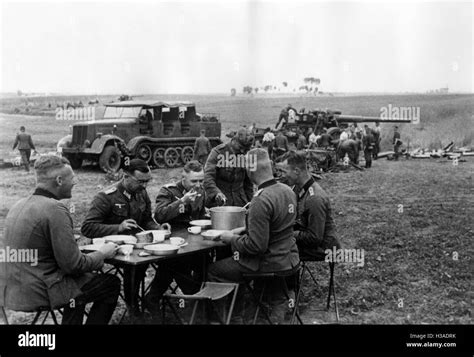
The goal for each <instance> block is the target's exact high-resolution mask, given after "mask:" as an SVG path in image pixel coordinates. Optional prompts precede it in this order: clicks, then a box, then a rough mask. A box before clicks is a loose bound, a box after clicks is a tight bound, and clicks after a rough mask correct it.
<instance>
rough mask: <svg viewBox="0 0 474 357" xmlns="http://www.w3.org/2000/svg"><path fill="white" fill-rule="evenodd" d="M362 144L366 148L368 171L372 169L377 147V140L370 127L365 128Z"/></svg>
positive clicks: (365, 156) (366, 166)
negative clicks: (373, 154)
mask: <svg viewBox="0 0 474 357" xmlns="http://www.w3.org/2000/svg"><path fill="white" fill-rule="evenodd" d="M362 144H363V146H364V158H365V168H366V169H368V168H370V167H372V151H373V150H374V147H375V139H374V136H373V135H372V130H371V129H369V126H368V125H366V126H365V135H364V138H363V139H362Z"/></svg>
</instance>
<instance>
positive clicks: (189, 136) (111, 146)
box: [57, 100, 222, 172]
mask: <svg viewBox="0 0 474 357" xmlns="http://www.w3.org/2000/svg"><path fill="white" fill-rule="evenodd" d="M201 129H205V130H206V136H207V138H208V139H209V140H210V142H211V145H212V146H213V147H214V146H216V145H219V144H220V143H221V142H222V141H221V123H220V122H219V118H218V115H217V114H215V113H206V114H199V113H196V107H195V104H194V103H192V102H170V101H166V102H165V101H158V100H156V101H154V100H151V101H140V100H126V101H119V102H112V103H107V104H105V112H104V116H103V118H102V119H100V120H93V121H88V122H81V123H76V124H73V125H72V135H68V136H66V137H64V138H62V139H61V140H60V141H59V142H58V146H57V147H58V151H59V152H61V153H62V155H63V156H64V157H66V158H68V159H69V161H70V162H71V165H72V167H73V168H75V169H77V168H79V167H81V165H82V162H83V161H84V160H89V161H92V162H98V163H99V166H100V168H101V169H102V170H104V171H107V172H116V171H117V170H119V169H120V168H121V167H122V165H123V164H124V161H125V160H124V158H125V157H130V158H140V159H142V160H145V161H146V162H148V163H149V164H150V165H151V166H155V167H159V168H163V167H176V166H178V165H180V164H183V163H186V162H188V161H190V160H192V158H193V156H194V142H195V140H196V138H197V137H198V136H199V135H200V131H201Z"/></svg>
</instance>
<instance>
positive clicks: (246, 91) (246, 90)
mask: <svg viewBox="0 0 474 357" xmlns="http://www.w3.org/2000/svg"><path fill="white" fill-rule="evenodd" d="M252 91H253V88H252V87H251V86H245V87H244V89H243V92H244V94H252Z"/></svg>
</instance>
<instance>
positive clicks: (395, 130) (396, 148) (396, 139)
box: [392, 126, 402, 161]
mask: <svg viewBox="0 0 474 357" xmlns="http://www.w3.org/2000/svg"><path fill="white" fill-rule="evenodd" d="M392 143H393V151H394V152H395V154H394V158H395V160H396V161H398V157H399V156H400V146H402V141H401V140H400V133H399V132H398V126H395V127H394V128H393V141H392Z"/></svg>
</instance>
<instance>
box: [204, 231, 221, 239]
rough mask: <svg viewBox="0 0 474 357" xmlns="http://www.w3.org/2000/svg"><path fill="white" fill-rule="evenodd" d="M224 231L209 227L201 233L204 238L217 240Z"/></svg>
mask: <svg viewBox="0 0 474 357" xmlns="http://www.w3.org/2000/svg"><path fill="white" fill-rule="evenodd" d="M224 232H225V231H224V230H218V229H209V230H208V231H205V232H202V233H201V235H202V236H203V237H204V239H211V240H218V239H219V237H220V236H221V235H222V233H224Z"/></svg>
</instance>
